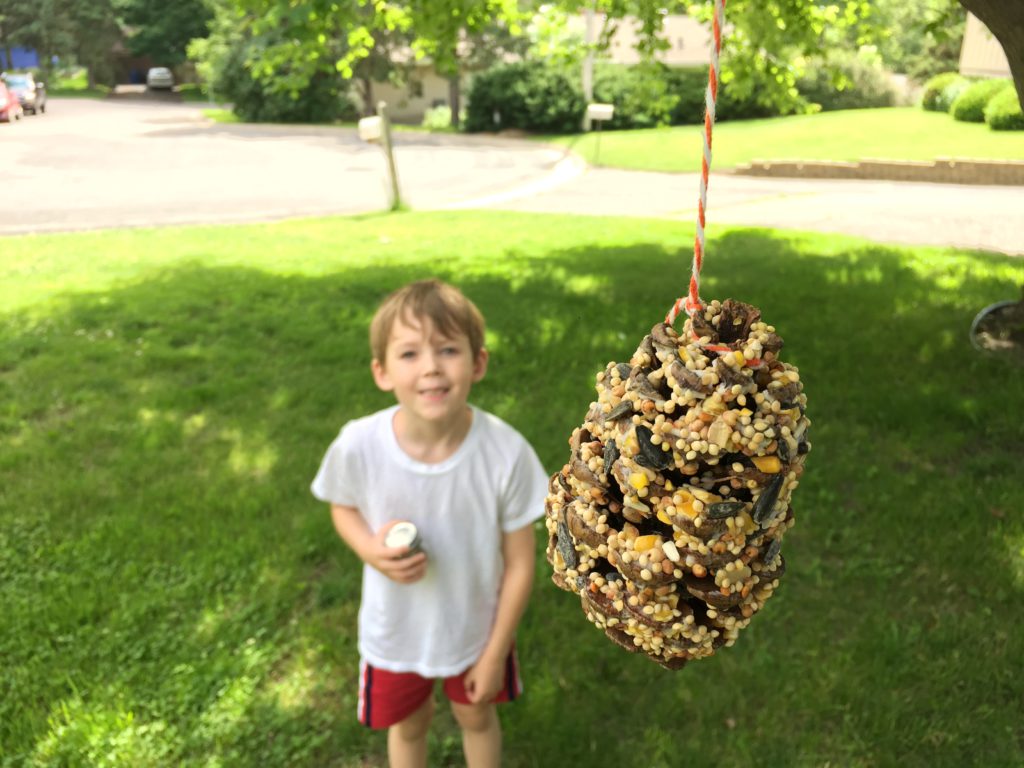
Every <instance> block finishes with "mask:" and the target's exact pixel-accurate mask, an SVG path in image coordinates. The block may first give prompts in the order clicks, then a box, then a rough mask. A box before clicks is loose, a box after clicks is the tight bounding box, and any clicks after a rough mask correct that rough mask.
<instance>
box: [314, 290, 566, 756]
mask: <svg viewBox="0 0 1024 768" xmlns="http://www.w3.org/2000/svg"><path fill="white" fill-rule="evenodd" d="M483 338H484V321H483V317H482V316H481V315H480V312H479V310H478V309H477V308H476V306H474V305H473V303H472V302H471V301H469V300H468V299H467V298H466V297H465V296H463V295H462V294H461V293H460V292H459V291H458V290H457V289H455V288H453V287H452V286H450V285H446V284H444V283H441V282H440V281H437V280H425V281H421V282H416V283H412V284H410V285H407V286H405V287H404V288H401V289H399V290H398V291H396V292H395V293H393V294H391V295H390V296H389V297H388V298H387V299H386V300H385V301H384V303H383V304H382V305H381V307H380V308H379V309H378V310H377V314H376V315H375V316H374V318H373V321H372V323H371V325H370V346H371V350H372V353H373V361H372V363H371V369H372V371H373V379H374V381H375V382H376V384H377V386H378V387H380V388H381V389H382V390H384V391H388V392H394V394H395V399H396V400H397V401H398V404H397V405H395V406H392V407H390V408H387V409H385V410H383V411H379V412H378V413H375V414H373V415H371V416H367V417H364V418H361V419H357V420H355V421H351V422H349V423H348V424H346V425H345V427H344V428H343V429H342V430H341V434H340V435H339V436H338V438H337V439H336V440H335V441H334V442H333V443H332V444H331V446H330V448H329V449H328V451H327V455H326V456H325V457H324V460H323V463H322V464H321V466H320V471H319V472H318V473H317V476H316V479H315V480H314V481H313V485H312V490H313V495H315V496H316V497H317V498H319V499H321V500H323V501H326V502H329V503H330V505H331V515H332V517H333V519H334V526H335V528H336V529H337V531H338V533H339V535H340V536H341V538H342V539H344V540H345V542H346V543H347V544H348V545H349V546H350V547H351V548H352V549H353V551H355V553H356V554H357V555H358V556H359V557H360V559H361V560H362V561H363V563H364V566H363V591H362V602H361V604H360V608H359V653H360V657H361V659H360V682H359V710H358V715H359V719H360V722H362V723H363V724H365V725H367V726H369V727H371V728H387V729H388V758H389V761H390V763H391V766H392V768H405V766H421V767H422V766H426V764H427V729H428V726H429V725H430V719H431V716H432V715H433V687H434V682H435V680H437V679H441V680H443V688H444V692H445V694H446V695H447V697H448V699H449V700H450V701H451V706H452V711H453V713H454V715H455V719H456V721H457V722H458V724H459V726H460V728H461V729H462V745H463V750H464V752H465V756H466V763H467V765H468V766H469V767H470V768H483V767H484V766H497V765H499V763H500V760H501V726H500V724H499V722H498V717H497V712H496V707H495V702H501V701H509V700H512V699H514V698H516V696H518V695H519V693H520V691H521V689H520V683H519V678H518V669H517V665H516V657H515V652H514V649H513V638H514V635H515V629H516V625H517V624H518V622H519V619H520V617H521V616H522V613H523V610H524V609H525V608H526V603H527V600H528V598H529V593H530V589H531V587H532V584H533V572H534V558H535V552H536V548H535V539H534V534H533V527H532V523H533V522H534V521H535V520H536V519H538V518H539V517H541V516H542V515H543V513H544V497H545V495H546V493H547V478H546V476H545V474H544V470H543V468H542V467H541V464H540V461H539V460H538V459H537V455H536V454H535V453H534V451H533V449H532V448H531V447H530V446H529V444H528V443H527V442H526V440H525V439H523V437H522V436H521V435H520V434H519V433H518V432H516V430H515V429H513V428H512V427H510V426H509V425H508V424H506V423H505V422H503V421H501V420H500V419H498V418H497V417H496V416H492V415H490V414H488V413H486V412H484V411H481V410H480V409H478V408H476V407H475V406H472V405H469V404H468V403H467V399H468V397H469V393H470V389H471V387H472V385H473V384H474V383H476V382H478V381H480V379H482V378H483V375H484V373H485V371H486V370H487V350H486V349H484V346H483ZM403 520H407V521H410V522H412V523H414V524H415V525H416V527H417V529H418V531H419V533H420V537H421V541H422V544H421V547H422V550H423V551H422V552H418V553H415V554H412V555H411V556H410V550H409V548H408V547H388V546H386V545H385V543H384V539H385V536H386V534H387V532H388V531H389V530H390V529H391V527H392V526H393V525H395V523H397V522H399V521H403Z"/></svg>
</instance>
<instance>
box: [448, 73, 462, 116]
mask: <svg viewBox="0 0 1024 768" xmlns="http://www.w3.org/2000/svg"><path fill="white" fill-rule="evenodd" d="M448 105H449V106H450V107H451V109H452V128H458V127H459V112H461V111H462V88H461V83H460V81H459V73H458V71H456V73H455V76H454V77H449V78H448Z"/></svg>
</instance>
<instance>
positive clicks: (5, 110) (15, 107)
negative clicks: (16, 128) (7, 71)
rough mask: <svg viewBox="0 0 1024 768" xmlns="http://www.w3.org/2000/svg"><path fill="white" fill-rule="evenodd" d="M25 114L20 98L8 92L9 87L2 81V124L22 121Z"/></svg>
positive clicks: (0, 118)
mask: <svg viewBox="0 0 1024 768" xmlns="http://www.w3.org/2000/svg"><path fill="white" fill-rule="evenodd" d="M23 113H24V110H23V109H22V108H21V102H20V101H18V97H17V96H15V95H14V94H13V93H11V92H10V91H9V90H7V86H6V85H5V84H4V82H3V81H2V80H0V123H12V122H14V121H15V120H20V119H21V116H22V114H23Z"/></svg>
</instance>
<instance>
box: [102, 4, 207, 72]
mask: <svg viewBox="0 0 1024 768" xmlns="http://www.w3.org/2000/svg"><path fill="white" fill-rule="evenodd" d="M117 7H118V10H119V12H120V14H121V19H122V21H123V22H124V24H125V25H126V27H127V31H128V45H129V47H130V48H131V50H132V52H133V53H135V54H136V55H139V56H149V57H150V58H151V59H152V60H153V62H154V63H156V64H160V65H162V66H168V67H173V66H177V65H178V64H181V63H182V62H183V61H185V58H186V54H185V51H186V48H187V47H188V44H189V42H190V41H191V40H192V39H193V38H201V37H206V36H207V34H208V29H207V25H208V24H209V22H210V21H211V19H212V18H213V11H212V10H211V8H210V6H209V5H208V4H207V2H206V0H174V2H167V0H117Z"/></svg>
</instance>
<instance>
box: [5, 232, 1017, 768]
mask: <svg viewBox="0 0 1024 768" xmlns="http://www.w3.org/2000/svg"><path fill="white" fill-rule="evenodd" d="M599 224H600V226H595V220H594V219H589V218H584V217H572V216H532V215H522V214H512V213H508V214H506V213H479V212H474V213H460V214H450V213H435V214H415V213H414V214H401V215H396V216H368V217H357V218H346V219H342V218H336V219H326V218H325V219H312V220H304V221H293V222H284V223H281V224H273V225H253V226H245V227H197V228H177V229H174V228H168V229H161V230H133V231H131V232H107V233H83V234H81V235H62V236H38V237H24V238H18V237H15V238H5V239H4V240H3V246H4V248H3V253H2V254H0V604H2V605H3V621H2V622H0V658H2V659H3V679H4V683H3V686H2V688H3V694H4V695H3V696H0V743H3V745H4V746H3V748H4V755H3V757H2V758H0V764H3V768H7V765H8V764H9V765H11V766H15V765H18V766H20V765H32V766H36V765H38V766H47V768H49V767H50V766H53V767H54V768H56V766H64V765H67V766H80V765H81V766H85V765H90V766H92V765H103V766H105V765H111V766H114V765H117V766H136V765H138V766H153V767H154V768H171V767H172V766H173V767H175V768H176V766H180V765H189V766H191V765H197V766H198V765H211V766H213V765H225V766H226V765H237V766H240V768H245V767H246V766H260V768H305V767H306V766H308V767H309V768H313V767H314V766H316V767H317V768H319V766H353V767H354V766H371V765H372V766H377V765H384V764H385V760H384V739H383V736H382V735H380V734H371V733H369V732H368V731H366V729H365V728H363V726H361V725H359V724H358V723H357V722H356V721H355V719H354V717H353V716H352V712H353V710H354V708H355V697H356V690H357V688H356V677H357V659H358V649H357V647H356V611H357V607H358V599H359V585H360V576H361V568H360V565H359V563H358V562H357V559H356V558H355V556H354V555H353V554H352V553H350V552H349V551H348V550H347V549H346V548H345V546H344V544H343V543H342V542H341V541H340V540H339V539H338V537H337V535H336V533H335V531H334V530H333V526H332V524H331V520H330V516H329V514H328V513H327V509H326V507H325V505H323V504H322V503H321V502H318V501H316V500H314V499H313V498H312V497H311V496H310V495H309V491H308V486H309V482H310V479H311V478H312V476H313V474H314V473H315V471H316V468H317V466H318V462H319V460H320V458H321V456H322V452H323V450H324V448H325V447H326V445H327V444H328V443H329V442H330V441H331V440H332V439H333V438H334V437H335V436H336V435H337V433H338V429H339V428H340V427H341V425H342V424H343V423H345V421H347V420H349V419H352V418H355V417H358V416H361V415H364V414H366V413H370V412H372V411H374V410H376V409H378V408H381V407H384V406H386V405H388V404H389V403H390V402H392V400H391V398H390V396H388V395H387V394H385V393H381V392H379V391H377V390H376V388H375V387H374V386H373V383H372V380H371V378H370V375H369V372H368V370H367V363H368V361H369V351H368V349H367V326H368V323H369V319H370V317H371V315H372V314H373V311H374V308H375V306H376V305H377V303H378V302H379V300H380V299H381V298H382V297H383V296H384V295H386V294H387V293H388V292H389V291H391V290H392V289H394V288H395V287H396V286H398V285H400V284H402V283H404V282H406V281H409V280H412V279H417V278H421V277H426V276H429V275H436V276H439V277H441V278H443V279H448V280H451V281H453V282H455V283H457V284H458V285H459V286H460V287H461V288H462V289H463V290H464V291H465V292H466V294H467V295H468V296H470V297H471V298H472V299H473V300H474V301H475V302H476V303H477V304H478V305H479V306H480V307H481V309H482V311H483V312H484V314H485V316H486V319H487V324H488V329H489V331H488V333H489V335H488V344H489V345H490V346H491V351H492V359H491V366H490V368H489V370H488V373H487V376H486V377H485V379H484V380H483V381H481V382H480V383H479V385H477V386H475V387H474V391H473V402H474V403H476V404H477V405H479V406H480V407H482V408H485V409H487V410H489V411H491V412H493V413H496V414H497V415H499V416H501V417H502V418H505V419H507V420H508V421H509V422H510V423H511V424H513V426H515V427H516V428H518V429H519V430H520V431H521V432H522V433H523V434H524V435H525V436H526V437H527V439H529V440H530V441H531V443H532V444H533V445H534V446H535V447H536V449H537V451H538V454H539V455H540V457H541V460H542V462H543V463H544V465H545V467H546V468H547V469H548V471H549V472H552V471H555V470H557V469H558V468H559V467H561V466H562V464H563V463H564V462H565V461H566V458H567V456H568V449H567V445H566V440H567V438H568V436H569V434H570V433H571V431H572V429H573V427H575V426H578V425H579V423H580V421H581V419H582V418H583V415H584V413H585V412H586V410H587V407H588V404H589V403H590V402H591V401H592V400H593V399H594V376H595V374H596V373H597V372H598V371H600V370H601V369H603V367H604V366H605V364H606V363H607V362H608V361H610V360H625V359H628V358H629V356H630V355H631V354H632V352H633V350H635V349H636V347H637V344H638V342H639V340H640V339H641V338H642V336H643V334H645V333H646V332H647V331H648V330H649V329H650V328H651V326H652V325H653V324H654V323H655V322H657V321H659V320H660V319H661V318H662V317H663V316H664V313H665V312H666V310H667V309H668V308H669V307H670V306H671V303H672V301H673V300H674V299H675V298H677V296H678V295H679V293H680V292H683V291H685V288H686V281H687V279H688V277H689V271H688V264H687V263H681V261H680V259H679V256H678V254H679V252H680V249H682V248H688V245H689V243H690V242H692V237H693V229H692V227H691V226H689V225H686V224H679V223H677V222H668V221H644V222H642V223H641V224H639V225H638V223H637V222H636V221H635V220H626V219H616V218H603V219H601V220H600V222H599ZM453 233H457V237H458V247H457V248H453V247H452V242H453ZM709 242H710V244H711V245H710V247H709V253H711V254H713V258H709V259H708V261H707V262H706V264H705V270H704V275H703V277H704V279H703V280H702V284H701V287H702V291H703V294H704V298H705V299H706V300H707V299H711V298H725V297H727V296H732V297H735V298H737V299H741V300H745V301H750V302H751V303H754V304H755V305H757V306H758V307H760V308H761V309H762V311H763V313H764V320H765V321H766V322H768V323H771V324H772V325H773V326H775V327H776V328H777V329H778V332H779V333H780V335H782V336H783V338H784V339H785V341H786V346H785V349H784V351H783V358H784V359H785V360H787V361H789V362H792V363H794V364H795V365H798V366H799V367H800V371H801V378H802V379H803V381H804V382H805V384H806V386H807V392H808V398H809V405H808V407H809V414H810V415H811V417H812V419H813V421H814V426H813V427H812V430H813V431H812V440H813V443H814V451H813V453H812V454H811V456H810V460H809V462H808V466H807V470H808V471H807V473H806V474H805V475H804V477H803V478H802V479H801V487H800V489H799V490H798V492H797V497H796V500H795V509H796V515H797V526H796V528H795V529H794V530H793V532H792V534H789V535H787V537H786V553H785V556H786V558H787V568H788V573H787V576H786V579H785V580H784V581H783V583H782V586H781V589H780V593H779V595H778V597H777V598H775V599H773V601H772V603H771V604H770V605H769V606H768V608H767V609H766V610H765V612H764V616H763V617H761V618H760V619H759V620H758V622H756V623H755V624H753V625H752V626H751V627H750V629H749V630H747V631H746V633H745V634H744V636H743V637H742V638H741V639H740V642H738V643H737V644H736V646H735V647H734V648H731V649H728V650H723V651H722V652H721V653H720V654H719V655H716V657H715V658H714V659H711V660H707V661H702V662H700V663H695V664H692V665H690V666H689V667H687V669H686V670H684V671H683V672H682V673H675V674H670V673H667V672H664V671H662V670H660V669H658V668H656V667H655V666H654V665H651V664H650V663H649V662H647V661H646V660H645V659H640V658H636V657H633V656H628V655H626V654H624V653H622V652H621V651H619V650H618V649H616V648H615V647H614V646H613V645H612V644H610V643H608V641H607V640H606V639H605V638H603V637H602V636H601V635H600V633H598V632H597V631H595V630H594V629H593V628H592V627H590V626H589V625H588V624H587V621H586V618H585V617H584V616H583V615H582V613H581V611H580V608H579V601H578V600H575V601H574V600H573V599H572V598H571V597H569V596H567V595H565V594H564V593H562V592H560V591H559V590H557V589H555V588H554V587H553V586H552V585H551V583H550V568H549V566H548V565H547V564H546V563H545V562H543V560H540V561H539V562H538V564H537V576H538V578H537V583H536V586H535V589H534V594H533V602H532V603H531V605H530V607H529V609H528V611H527V613H526V615H525V617H524V620H523V624H522V627H521V631H520V633H519V636H518V639H517V643H518V645H519V647H520V650H521V654H520V657H521V659H522V661H523V675H524V678H525V679H526V680H525V682H526V689H527V694H526V696H524V699H523V701H522V702H521V703H518V704H516V705H515V706H513V707H510V708H508V709H505V710H503V712H502V719H503V727H504V728H505V732H506V734H507V743H508V744H509V745H514V746H513V747H510V749H509V750H508V752H507V755H506V757H507V760H506V763H507V764H508V766H509V768H535V767H536V766H541V767H544V766H548V765H585V764H588V763H590V762H593V761H594V760H595V759H597V758H596V757H595V756H597V757H599V758H600V760H601V761H602V762H608V763H611V764H616V765H623V766H632V765H636V764H638V763H637V761H638V760H640V761H641V762H643V764H644V765H645V766H646V765H650V766H652V768H653V767H654V766H659V767H660V766H673V765H675V764H676V762H678V759H679V755H680V754H684V753H685V754H689V755H701V754H704V755H710V754H713V755H715V756H716V757H715V760H716V762H717V763H718V764H721V765H750V766H752V767H754V768H774V766H788V765H794V764H804V763H806V764H808V765H810V764H813V765H825V764H832V765H843V766H851V768H868V767H869V766H876V765H880V764H890V763H891V764H901V765H902V764H907V765H918V764H920V765H929V766H936V768H959V766H962V765H1020V764H1022V763H1024V748H1022V747H1021V744H1020V742H1019V740H1014V739H1013V738H1010V737H1009V736H1008V734H1015V733H1017V732H1018V731H1019V724H1020V718H1019V716H1018V710H1019V706H1018V704H1019V702H1020V701H1021V700H1022V698H1024V680H1022V679H1021V678H1020V676H1019V674H1018V669H1019V666H1020V665H1019V659H1020V658H1024V619H1022V617H1021V614H1020V611H1019V610H1017V608H1018V604H1019V602H1020V595H1021V588H1022V583H1024V532H1022V527H1021V526H1022V523H1021V519H1020V515H1019V514H1018V512H1017V511H1018V510H1020V509H1024V495H1022V494H1024V490H1022V486H1021V484H1020V482H1019V469H1020V467H1019V463H1020V456H1021V451H1022V448H1024V446H1022V443H1021V429H1020V420H1019V418H1018V414H1020V413H1022V412H1024V379H1022V378H1021V376H1020V371H1019V370H1018V369H1017V368H1012V367H1010V366H1009V365H1008V364H1007V363H1006V362H1005V361H1003V360H999V359H996V358H991V357H982V356H979V355H977V354H975V353H974V352H973V350H972V348H971V346H970V344H969V342H968V339H967V329H968V328H969V327H970V323H971V320H972V318H973V316H974V315H975V313H976V312H977V310H978V309H979V308H980V307H982V306H986V305H987V304H990V303H992V302H994V301H998V300H1000V299H1005V298H1012V297H1016V296H1017V295H1018V294H1019V286H1020V284H1021V283H1022V282H1024V261H1022V260H1021V259H1015V258H1009V257H1004V256H1000V255H996V254H989V253H982V252H972V251H959V250H952V249H939V248H895V247H886V246H880V245H877V244H874V243H869V242H866V241H863V240H858V239H854V238H847V237H839V236H831V235H814V234H804V233H790V232H777V231H772V230H763V229H760V230H754V229H747V228H739V227H722V228H716V232H715V237H713V238H712V239H711V241H709ZM140 351H141V354H138V353H139V352H140ZM536 531H537V545H538V554H539V555H540V556H541V557H543V554H542V553H543V547H544V543H545V541H544V540H545V535H544V531H543V526H541V525H538V526H536ZM1008 575H1009V578H1007V576H1008ZM994 616H998V617H999V618H1000V620H999V622H998V625H999V626H998V628H996V629H995V630H994V629H993V626H994V625H993V617H994ZM737 692H739V693H737ZM951 692H953V693H952V694H951ZM624 701H630V702H636V701H642V702H644V706H643V707H622V706H620V704H621V702H624ZM567 707H568V709H567ZM570 709H571V714H572V716H571V717H568V716H566V712H567V711H569V710H570ZM964 712H970V717H965V716H964ZM609 713H612V715H611V717H612V720H611V721H609ZM610 722H611V723H612V725H611V726H610V727H609V723H610ZM680 722H683V723H685V729H684V730H682V731H681V730H680ZM552 723H557V727H552ZM431 739H432V740H431V745H432V749H433V750H434V751H433V752H432V753H431V761H430V764H431V765H437V766H439V767H441V766H443V767H444V768H449V766H452V765H459V764H461V758H460V757H459V740H458V731H457V728H456V726H455V724H454V721H453V720H452V719H451V716H450V714H447V713H439V716H438V720H437V727H436V729H435V732H434V734H433V735H432V737H431ZM638 756H639V757H638ZM673 761H675V762H673Z"/></svg>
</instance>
